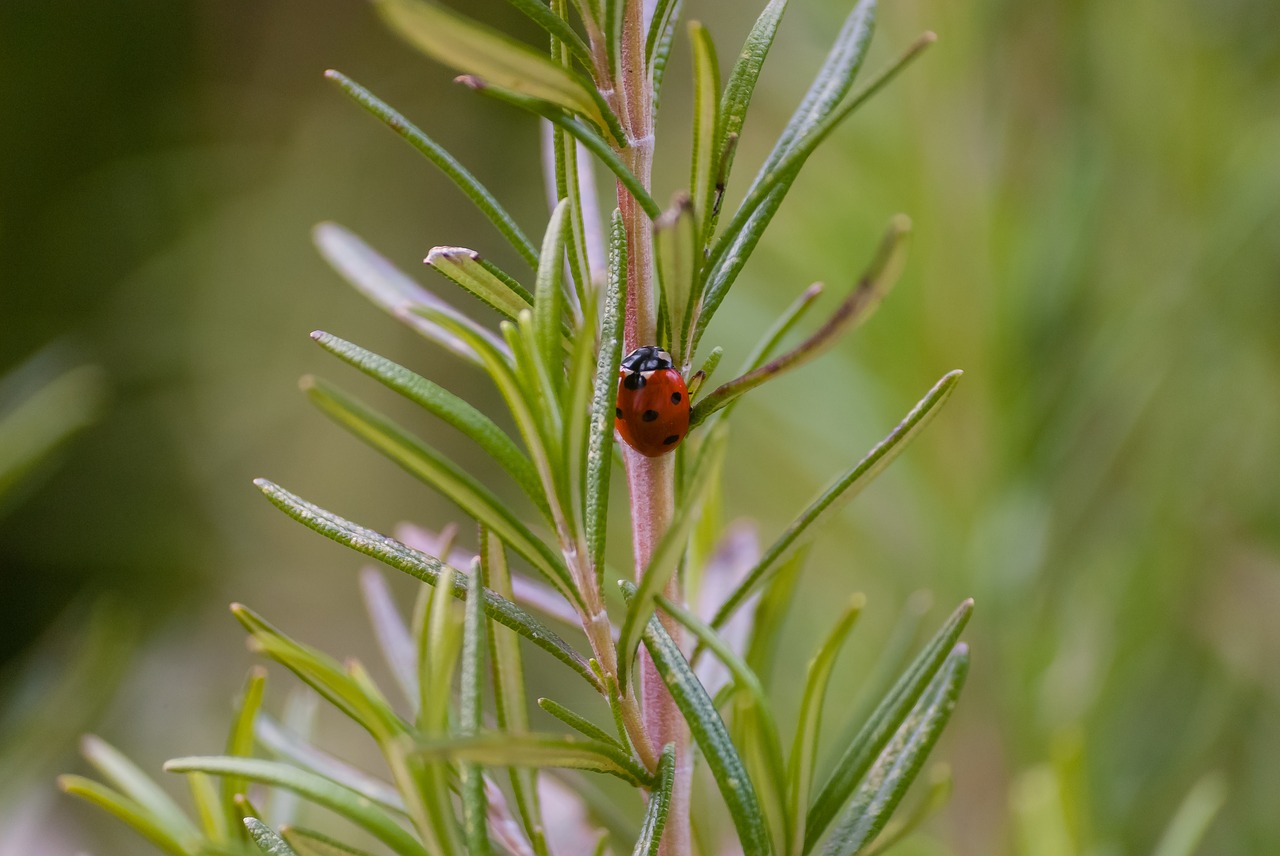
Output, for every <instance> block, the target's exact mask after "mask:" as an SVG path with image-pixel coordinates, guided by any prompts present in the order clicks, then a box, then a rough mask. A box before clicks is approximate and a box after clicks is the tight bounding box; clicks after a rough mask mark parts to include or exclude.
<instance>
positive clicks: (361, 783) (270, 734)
mask: <svg viewBox="0 0 1280 856" xmlns="http://www.w3.org/2000/svg"><path fill="white" fill-rule="evenodd" d="M311 697H312V698H314V697H315V696H314V695H313V694H312V695H311ZM255 724H256V734H257V737H258V740H259V742H261V743H262V745H263V746H265V747H266V748H267V750H268V751H269V752H270V753H271V754H273V755H277V756H279V757H280V758H282V759H283V760H285V761H288V762H289V763H290V764H292V765H293V766H295V767H298V768H299V769H302V770H307V771H309V772H312V773H315V774H316V775H318V776H321V777H323V778H326V779H332V780H333V781H335V782H342V783H343V784H344V785H346V786H347V787H348V788H350V789H351V790H353V791H356V792H357V793H359V794H360V795H361V796H362V797H364V798H365V799H367V800H369V801H370V802H372V803H374V804H376V805H378V806H380V807H381V808H383V809H385V810H386V811H389V812H392V813H393V814H396V815H401V816H404V815H407V814H408V809H407V808H406V807H405V804H404V799H403V798H401V796H400V793H399V791H397V790H396V789H395V787H394V786H392V785H391V784H390V783H388V782H386V781H384V780H382V779H379V778H377V777H376V776H373V775H370V774H369V773H366V772H364V771H363V770H361V769H359V768H358V767H355V766H352V765H351V764H348V763H347V762H346V761H342V760H339V759H338V758H335V757H334V756H332V755H330V754H328V753H327V752H324V751H322V750H320V749H317V748H316V747H315V746H314V745H313V744H311V743H308V742H307V740H306V739H305V738H304V737H301V736H299V735H298V734H297V733H296V732H294V731H293V730H292V729H290V728H288V727H286V726H285V725H282V724H281V723H279V722H276V720H274V719H273V718H272V717H271V716H270V715H269V714H267V713H266V712H263V713H259V714H258V719H257V722H256V723H255ZM276 796H280V795H279V794H277V795H276Z"/></svg>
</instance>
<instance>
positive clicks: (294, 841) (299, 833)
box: [280, 826, 371, 856]
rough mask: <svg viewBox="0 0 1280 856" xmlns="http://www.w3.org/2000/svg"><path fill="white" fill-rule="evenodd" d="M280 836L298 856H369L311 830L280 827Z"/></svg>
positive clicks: (364, 852)
mask: <svg viewBox="0 0 1280 856" xmlns="http://www.w3.org/2000/svg"><path fill="white" fill-rule="evenodd" d="M280 836H281V837H282V838H284V840H285V841H287V842H289V846H290V847H292V848H293V849H294V850H296V851H298V856H371V854H369V853H367V852H366V851H364V850H357V849H356V848H355V847H352V846H351V845H350V844H344V843H342V842H341V841H337V840H335V839H333V838H330V837H329V836H327V835H324V834H322V833H319V832H316V831H315V830H313V829H302V828H301V827H297V826H281V827H280Z"/></svg>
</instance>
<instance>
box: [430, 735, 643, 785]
mask: <svg viewBox="0 0 1280 856" xmlns="http://www.w3.org/2000/svg"><path fill="white" fill-rule="evenodd" d="M417 754H418V755H419V756H420V757H422V758H426V759H450V760H455V761H473V762H476V763H479V764H484V765H485V766H490V767H535V768H542V767H561V768H565V769H570V770H588V771H591V772H596V773H608V774H610V775H613V776H617V777H618V778H620V779H622V780H623V781H624V782H627V783H629V784H632V785H638V786H641V787H646V788H647V787H652V786H653V782H654V780H653V776H651V775H650V774H649V773H648V772H647V771H646V770H645V769H644V767H643V766H641V765H640V763H639V762H638V761H636V760H635V759H634V758H632V757H631V756H630V755H628V754H627V753H626V752H624V751H622V750H621V749H620V748H618V746H617V744H616V743H605V742H602V741H599V740H587V739H584V738H581V737H558V736H555V735H550V734H509V733H506V732H498V733H494V734H481V735H478V736H475V737H461V738H458V739H456V740H444V741H438V742H433V743H426V744H423V745H422V746H420V747H419V748H418V750H417Z"/></svg>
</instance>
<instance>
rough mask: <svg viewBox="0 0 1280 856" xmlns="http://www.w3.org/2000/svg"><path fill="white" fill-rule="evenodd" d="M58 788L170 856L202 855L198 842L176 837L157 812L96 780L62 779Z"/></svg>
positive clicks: (60, 778)
mask: <svg viewBox="0 0 1280 856" xmlns="http://www.w3.org/2000/svg"><path fill="white" fill-rule="evenodd" d="M58 787H59V788H61V789H62V790H63V791H64V792H65V793H68V794H70V795H71V796H73V797H79V798H80V799H82V800H85V801H86V802H90V803H93V804H94V805H96V806H98V807H99V808H101V809H104V810H105V811H106V812H107V813H108V814H112V815H114V816H115V817H117V818H119V819H120V820H122V821H124V822H125V823H126V824H127V825H128V826H130V827H132V828H133V829H134V830H135V831H136V832H137V833H138V834H140V835H142V836H143V837H144V838H146V839H147V840H148V841H150V842H151V843H152V844H154V845H155V846H156V847H159V848H160V849H161V850H163V851H164V852H165V853H168V854H170V856H195V854H196V853H197V852H198V851H199V848H200V842H199V840H198V839H194V838H184V837H175V836H174V835H173V834H172V832H171V830H170V829H169V828H168V826H167V824H166V823H165V822H164V821H162V820H160V819H159V818H157V817H156V815H155V814H154V813H153V812H151V811H149V810H148V809H145V808H143V807H142V806H140V805H138V803H136V802H134V801H133V800H131V799H129V798H128V797H126V796H124V795H122V794H120V793H117V792H116V791H114V790H112V789H111V788H108V787H107V786H105V785H103V784H100V783H98V782H95V781H94V780H93V779H86V778H85V777H84V776H59V777H58Z"/></svg>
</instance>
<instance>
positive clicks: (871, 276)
mask: <svg viewBox="0 0 1280 856" xmlns="http://www.w3.org/2000/svg"><path fill="white" fill-rule="evenodd" d="M910 235H911V220H910V219H909V218H908V217H906V216H905V215H902V214H899V215H897V216H896V217H893V218H891V219H890V221H889V228H888V229H887V230H886V231H885V235H884V238H883V239H882V240H881V241H880V245H879V247H878V248H877V250H876V254H875V256H874V257H873V258H872V259H871V263H870V264H869V265H867V269H866V270H865V271H864V272H863V273H862V276H861V277H859V279H858V281H857V283H856V284H855V285H854V287H853V289H852V290H851V291H850V292H849V295H848V296H847V297H846V298H845V299H844V300H842V301H841V302H840V305H839V306H837V307H836V310H835V312H833V313H831V317H830V318H828V319H827V320H826V322H825V323H823V325H822V326H821V327H819V328H818V329H817V330H815V331H814V332H813V333H812V334H811V335H810V336H809V337H808V338H806V339H805V340H804V341H803V342H801V343H800V344H799V345H796V346H795V347H794V348H792V349H791V350H790V351H787V352H786V353H785V354H782V355H781V356H778V357H775V358H774V359H772V360H769V362H767V363H764V364H763V365H760V366H758V367H757V368H755V369H753V370H751V371H749V372H747V373H746V374H744V375H741V376H739V377H736V378H734V379H733V380H731V381H729V382H728V383H725V384H723V385H721V386H720V387H719V388H718V389H717V390H716V391H715V392H713V393H711V394H710V395H707V396H705V397H704V398H703V399H702V400H700V401H699V402H698V404H697V407H695V408H694V411H693V413H691V414H690V416H689V424H690V426H691V427H692V426H696V425H698V424H699V423H701V422H702V421H704V420H705V419H706V418H707V417H708V416H710V415H711V414H712V413H715V412H716V411H717V410H719V409H720V408H722V407H726V406H728V405H729V404H730V403H732V402H733V401H734V400H736V399H737V398H738V397H739V396H741V395H743V394H744V393H746V392H749V391H750V390H752V389H755V388H756V387H757V386H760V385H761V384H763V383H765V382H766V381H770V380H773V379H774V378H777V377H780V376H781V375H783V374H785V373H786V372H789V371H794V370H795V369H797V368H799V367H800V366H802V365H804V364H805V363H808V362H810V361H811V360H814V359H816V358H817V357H818V356H820V355H821V354H823V353H824V352H825V351H827V350H829V349H830V348H831V347H832V346H833V345H835V343H836V342H837V341H839V339H840V337H841V336H842V335H843V334H844V333H845V332H846V331H848V330H851V329H852V328H854V327H856V326H858V325H859V324H861V323H862V322H863V321H865V320H866V319H867V318H868V317H870V316H871V314H872V313H873V312H875V310H876V308H877V307H878V306H879V305H880V301H882V300H883V299H884V296H885V295H886V294H887V293H888V292H889V289H891V288H892V287H893V285H894V283H896V282H897V280H898V277H899V275H901V273H902V268H903V266H904V264H905V262H906V252H907V242H908V238H909V237H910Z"/></svg>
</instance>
